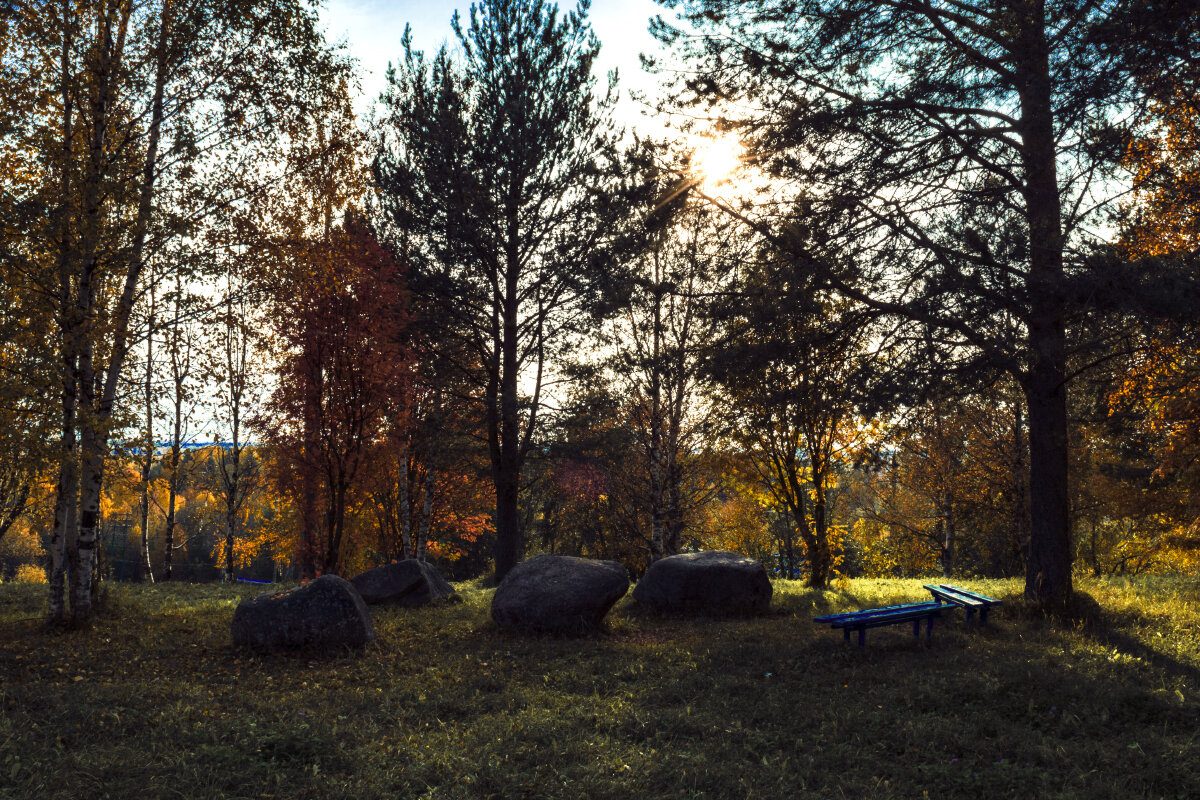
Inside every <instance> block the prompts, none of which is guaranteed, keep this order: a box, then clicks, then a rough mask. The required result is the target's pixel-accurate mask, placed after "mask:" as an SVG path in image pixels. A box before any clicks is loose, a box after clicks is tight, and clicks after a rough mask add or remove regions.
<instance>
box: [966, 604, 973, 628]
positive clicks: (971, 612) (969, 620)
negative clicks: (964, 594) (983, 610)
mask: <svg viewBox="0 0 1200 800" xmlns="http://www.w3.org/2000/svg"><path fill="white" fill-rule="evenodd" d="M974 616H975V609H973V608H968V609H967V626H968V627H970V625H971V620H972V618H974Z"/></svg>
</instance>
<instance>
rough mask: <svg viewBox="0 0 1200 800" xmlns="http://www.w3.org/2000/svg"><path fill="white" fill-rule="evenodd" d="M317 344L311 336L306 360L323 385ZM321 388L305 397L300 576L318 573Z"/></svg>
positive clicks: (306, 577)
mask: <svg viewBox="0 0 1200 800" xmlns="http://www.w3.org/2000/svg"><path fill="white" fill-rule="evenodd" d="M313 347H314V344H313V342H312V340H311V337H308V338H306V339H305V342H304V348H305V350H306V352H305V354H304V361H305V363H306V364H309V365H310V366H316V368H317V373H316V375H315V376H314V377H315V379H316V382H317V385H318V387H319V385H320V379H321V377H320V367H319V365H317V360H316V356H315V354H314V353H313V352H312V350H313ZM319 391H320V390H319V388H314V387H307V389H306V394H305V399H304V461H303V464H304V475H303V480H302V485H301V490H300V491H301V499H300V579H301V580H305V581H306V580H311V579H312V578H315V577H316V576H317V562H316V557H317V531H316V526H317V480H316V469H315V463H316V457H317V452H318V450H319V449H320V447H319V444H318V442H317V431H316V427H317V421H316V417H317V405H318V403H319V402H320V400H319V395H318V392H319Z"/></svg>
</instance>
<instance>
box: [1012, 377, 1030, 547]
mask: <svg viewBox="0 0 1200 800" xmlns="http://www.w3.org/2000/svg"><path fill="white" fill-rule="evenodd" d="M1013 406H1014V407H1013V462H1012V463H1013V467H1012V493H1013V503H1012V530H1013V537H1014V538H1015V540H1016V543H1017V552H1018V553H1019V554H1020V558H1021V567H1022V569H1025V568H1027V567H1028V564H1029V513H1028V512H1029V509H1028V502H1027V497H1028V488H1029V478H1028V477H1027V476H1026V474H1025V417H1024V412H1023V410H1022V407H1021V400H1020V398H1017V399H1016V401H1015V402H1014V404H1013Z"/></svg>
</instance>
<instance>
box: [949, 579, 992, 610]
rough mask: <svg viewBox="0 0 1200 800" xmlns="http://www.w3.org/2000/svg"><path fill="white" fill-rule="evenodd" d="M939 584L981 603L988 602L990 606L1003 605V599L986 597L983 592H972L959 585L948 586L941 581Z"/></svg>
mask: <svg viewBox="0 0 1200 800" xmlns="http://www.w3.org/2000/svg"><path fill="white" fill-rule="evenodd" d="M939 585H940V586H941V587H942V588H943V589H951V590H953V591H956V592H958V593H959V594H961V595H965V596H967V597H971V598H974V599H975V600H978V601H979V602H981V603H987V604H988V605H990V606H1000V605H1004V601H1003V600H997V599H996V598H994V597H988V596H987V595H985V594H980V593H979V592H972V591H971V590H970V589H964V588H962V587H961V586H950V585H949V584H945V583H942V584H939Z"/></svg>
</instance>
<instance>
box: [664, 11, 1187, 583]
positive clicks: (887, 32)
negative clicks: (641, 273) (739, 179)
mask: <svg viewBox="0 0 1200 800" xmlns="http://www.w3.org/2000/svg"><path fill="white" fill-rule="evenodd" d="M663 2H664V5H670V6H672V7H675V8H677V10H678V11H679V13H680V16H681V18H682V20H683V21H682V22H680V23H678V24H679V27H674V26H673V25H672V24H668V23H665V22H663V21H661V20H659V21H658V22H657V23H656V24H655V25H654V26H653V27H654V30H655V33H656V34H657V35H658V37H659V38H660V39H661V40H662V41H664V42H665V43H667V44H668V45H671V46H673V47H674V48H675V49H676V52H678V53H679V54H681V55H682V56H683V57H684V58H685V60H686V62H687V65H688V68H689V71H688V72H686V73H681V74H680V77H679V78H678V80H677V82H676V90H677V91H676V92H675V95H674V98H673V102H674V103H675V104H677V105H696V104H699V105H701V106H705V105H707V106H708V107H709V108H710V109H715V110H714V111H713V114H714V116H716V115H719V114H721V113H727V114H731V113H732V112H725V111H723V109H724V108H726V107H729V108H733V107H735V106H734V105H733V104H734V102H736V103H737V104H738V105H737V106H736V107H737V108H739V109H741V110H742V111H739V114H741V113H743V111H744V116H742V117H741V118H740V119H739V120H727V122H729V123H730V124H734V125H736V124H737V123H739V122H740V123H741V126H740V128H741V130H742V132H743V134H744V136H745V138H746V142H747V144H748V147H749V155H750V158H751V159H752V160H755V161H756V162H757V163H758V164H759V165H760V166H761V167H762V168H763V169H764V170H766V171H767V172H768V173H769V174H771V175H773V176H775V177H776V178H778V179H780V180H783V181H787V182H788V185H791V186H797V187H800V188H799V189H797V190H794V195H793V198H792V199H793V200H794V202H793V203H790V204H788V205H787V206H786V207H784V208H783V209H782V210H781V211H780V212H779V214H778V216H776V217H775V218H770V217H768V216H758V217H750V216H746V217H745V218H746V220H747V221H748V222H750V223H751V224H753V225H755V226H756V227H758V228H759V230H760V231H761V232H763V233H765V234H767V235H768V237H769V238H770V239H771V241H772V242H773V243H774V244H775V246H776V247H777V248H778V249H779V250H780V251H781V252H783V253H785V254H787V255H788V256H789V257H790V258H791V259H792V260H793V263H794V267H795V268H796V269H798V270H801V271H803V272H805V273H809V274H812V275H815V276H818V277H819V279H820V282H821V284H823V285H824V286H825V287H828V288H830V289H832V290H835V291H836V292H838V293H840V294H841V295H842V296H844V297H846V298H848V299H850V300H852V301H854V302H857V303H859V304H861V305H862V306H864V307H867V308H870V309H873V310H874V311H875V312H876V313H878V314H884V315H891V316H893V317H895V318H899V319H902V320H905V321H907V322H908V323H909V324H910V326H911V328H912V329H913V333H914V338H915V339H921V340H923V342H924V345H925V346H924V353H925V358H926V362H925V363H926V364H927V365H928V364H939V365H944V366H945V365H948V366H953V367H956V368H968V369H969V368H974V367H977V366H983V367H986V368H987V369H990V370H1003V371H1007V372H1009V373H1010V374H1012V375H1013V376H1014V378H1015V379H1016V381H1017V382H1018V383H1019V385H1020V386H1021V388H1022V390H1023V391H1024V394H1025V400H1026V405H1027V412H1028V423H1029V445H1030V472H1029V499H1030V504H1031V512H1032V528H1031V532H1030V538H1029V558H1028V562H1027V564H1028V569H1027V573H1026V587H1025V591H1026V595H1027V596H1028V597H1029V598H1031V599H1032V600H1033V601H1035V602H1037V603H1039V604H1042V605H1044V606H1051V605H1056V604H1059V603H1061V602H1063V601H1065V600H1066V599H1067V598H1068V597H1069V596H1070V595H1071V592H1072V583H1071V543H1070V530H1071V528H1070V518H1069V511H1070V502H1069V499H1070V495H1069V492H1068V458H1067V453H1068V449H1067V447H1068V436H1067V433H1068V421H1067V386H1068V383H1069V381H1070V380H1071V378H1072V377H1073V372H1074V368H1075V362H1073V361H1072V359H1073V358H1076V357H1078V359H1079V361H1086V357H1087V355H1088V353H1089V348H1090V347H1091V346H1092V344H1094V342H1085V341H1074V340H1072V339H1069V337H1068V330H1069V329H1074V328H1073V326H1074V323H1076V322H1078V321H1079V320H1080V319H1081V318H1082V316H1083V315H1084V314H1085V313H1086V312H1087V311H1089V309H1091V308H1094V307H1095V306H1097V305H1100V304H1102V303H1103V302H1105V301H1102V300H1100V299H1099V295H1101V294H1105V292H1108V295H1107V296H1108V298H1109V299H1113V298H1114V297H1115V294H1114V293H1112V292H1111V291H1109V290H1108V289H1100V290H1099V291H1098V290H1097V287H1111V286H1114V285H1122V286H1125V285H1126V284H1127V283H1128V280H1129V274H1128V273H1123V272H1122V270H1120V269H1119V268H1118V266H1117V265H1116V264H1115V263H1114V261H1113V260H1112V259H1096V258H1089V255H1090V254H1091V253H1092V252H1093V251H1094V250H1095V248H1096V247H1097V246H1098V245H1100V244H1102V241H1101V240H1100V238H1099V236H1098V235H1097V234H1096V232H1095V231H1096V230H1097V225H1096V223H1099V222H1100V221H1101V220H1102V219H1103V216H1102V215H1103V214H1104V213H1106V212H1107V211H1109V210H1111V209H1112V203H1113V201H1114V200H1115V199H1116V197H1115V196H1114V194H1115V190H1114V188H1113V187H1114V186H1116V185H1118V184H1117V183H1116V182H1115V181H1114V179H1115V178H1117V177H1118V175H1117V172H1116V170H1117V169H1119V167H1120V162H1121V156H1122V153H1123V144H1124V142H1125V141H1126V139H1127V132H1128V127H1127V125H1128V124H1131V123H1132V122H1133V121H1136V120H1137V119H1138V117H1139V115H1138V114H1137V113H1136V112H1137V110H1138V108H1139V107H1140V105H1141V104H1142V103H1143V102H1144V96H1143V94H1142V92H1141V91H1140V85H1139V81H1138V80H1137V78H1136V76H1135V75H1134V74H1133V73H1132V71H1131V69H1130V63H1131V60H1130V58H1128V53H1129V51H1130V50H1131V49H1133V48H1131V47H1128V46H1123V45H1122V43H1121V42H1117V41H1115V40H1114V38H1113V37H1112V36H1111V35H1110V29H1111V26H1112V25H1113V24H1114V21H1115V20H1117V19H1118V18H1119V17H1120V16H1121V15H1122V14H1123V13H1125V12H1126V11H1127V6H1128V5H1130V4H1127V3H1122V2H1118V0H1101V1H1100V2H1094V3H1084V4H1080V3H1076V2H1070V1H1068V0H1005V1H1004V2H996V3H961V2H934V1H933V0H756V1H755V2H745V3H739V4H730V3H728V2H724V0H693V1H691V2H681V3H677V2H667V1H666V0H663ZM1167 5H1172V4H1170V3H1168V4H1167ZM1131 30H1132V28H1131ZM692 34H699V35H692ZM1151 38H1152V37H1147V39H1146V42H1148V44H1147V45H1146V46H1147V47H1148V48H1150V50H1151V51H1152V50H1153V47H1154V43H1153V42H1150V39H1151ZM1134 44H1136V43H1134ZM1181 46H1184V47H1185V49H1186V47H1190V48H1191V57H1192V59H1193V60H1194V59H1195V57H1196V55H1198V54H1196V53H1195V49H1196V47H1197V43H1196V42H1195V41H1192V42H1191V44H1190V45H1181ZM1143 62H1144V59H1143ZM772 208H780V207H779V206H772ZM730 210H731V211H734V210H733V209H730ZM735 213H739V212H736V211H735ZM1127 288H1128V287H1127ZM1121 291H1122V293H1125V292H1126V289H1122V290H1121Z"/></svg>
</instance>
